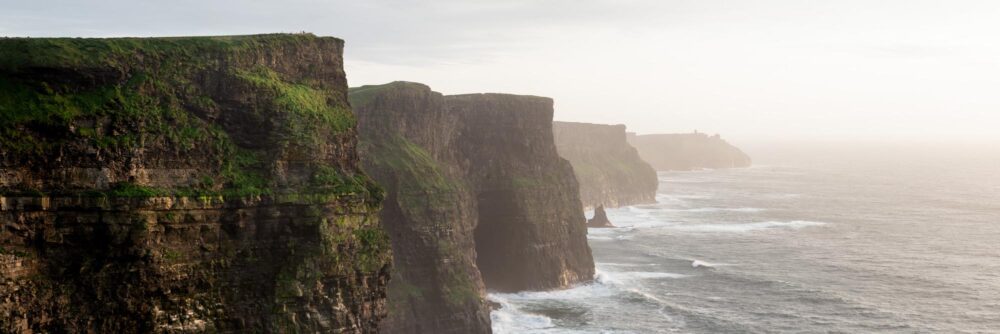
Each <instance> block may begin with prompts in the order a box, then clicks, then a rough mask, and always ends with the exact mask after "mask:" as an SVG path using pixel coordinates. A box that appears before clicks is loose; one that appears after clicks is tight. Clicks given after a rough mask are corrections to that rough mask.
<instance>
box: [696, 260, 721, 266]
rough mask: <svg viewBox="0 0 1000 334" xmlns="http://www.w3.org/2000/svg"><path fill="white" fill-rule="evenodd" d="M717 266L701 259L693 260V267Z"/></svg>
mask: <svg viewBox="0 0 1000 334" xmlns="http://www.w3.org/2000/svg"><path fill="white" fill-rule="evenodd" d="M715 266H717V265H716V264H714V263H708V262H705V261H701V260H694V261H691V268H715Z"/></svg>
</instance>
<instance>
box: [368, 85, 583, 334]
mask: <svg viewBox="0 0 1000 334" xmlns="http://www.w3.org/2000/svg"><path fill="white" fill-rule="evenodd" d="M350 96H351V103H352V104H353V106H354V108H355V112H356V113H357V115H358V117H359V124H360V131H361V137H362V144H363V145H362V146H363V147H364V151H363V154H362V160H363V161H365V164H364V165H365V168H366V170H367V171H368V172H369V173H371V174H372V175H373V176H374V177H375V178H376V179H377V180H378V181H379V182H380V183H381V184H383V185H385V188H386V205H385V208H384V209H383V210H382V213H381V219H382V223H383V225H384V226H385V228H386V230H387V231H388V232H389V234H390V240H391V244H392V247H393V251H394V254H395V259H394V263H395V267H394V269H393V280H392V281H391V282H390V294H389V309H390V311H389V317H388V318H387V319H386V321H384V322H383V330H384V332H386V333H390V332H391V333H488V332H489V331H490V327H489V309H488V306H487V305H486V303H485V302H484V296H485V290H486V289H490V290H495V291H508V292H509V291H522V290H543V289H552V288H563V287H568V286H570V285H572V284H574V283H579V282H585V281H589V280H590V279H591V278H592V277H593V275H594V264H593V259H592V257H591V254H590V248H589V246H587V242H586V226H585V225H586V222H585V218H584V217H583V214H582V207H581V204H580V200H579V197H578V196H579V195H578V188H577V183H576V180H575V178H574V177H573V172H572V169H571V167H570V165H569V163H568V162H567V161H566V160H564V159H562V158H560V157H559V156H558V154H557V152H556V149H555V145H554V142H553V137H552V100H551V99H548V98H542V97H534V96H518V95H506V94H472V95H458V96H442V95H441V94H440V93H437V92H433V91H431V89H430V88H429V87H427V86H425V85H422V84H416V83H407V82H394V83H391V84H386V85H380V86H363V87H358V88H352V89H351V95H350Z"/></svg>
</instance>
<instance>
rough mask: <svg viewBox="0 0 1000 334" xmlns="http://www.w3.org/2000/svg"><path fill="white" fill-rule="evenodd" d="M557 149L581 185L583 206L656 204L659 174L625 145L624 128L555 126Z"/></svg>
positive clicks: (585, 124)
mask: <svg viewBox="0 0 1000 334" xmlns="http://www.w3.org/2000/svg"><path fill="white" fill-rule="evenodd" d="M553 132H554V134H555V141H556V148H557V149H558V150H559V155H560V156H562V157H563V158H565V159H566V160H569V162H570V164H571V165H573V171H574V172H575V173H576V179H577V181H579V183H580V200H582V201H583V206H584V207H587V208H594V207H597V206H600V205H603V206H607V207H619V206H626V205H632V204H644V203H655V202H656V188H657V186H658V185H659V180H658V179H657V178H656V170H654V169H653V167H652V166H650V165H649V164H648V163H646V162H645V161H643V160H642V159H641V158H639V153H638V151H636V149H635V148H634V147H632V146H631V145H629V143H628V142H627V141H626V135H625V126H624V125H620V124H619V125H604V124H588V123H570V122H554V123H553Z"/></svg>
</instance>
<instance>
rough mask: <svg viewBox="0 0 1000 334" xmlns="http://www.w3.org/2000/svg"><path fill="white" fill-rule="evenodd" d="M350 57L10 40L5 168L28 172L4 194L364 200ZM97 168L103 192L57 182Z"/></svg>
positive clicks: (1, 57)
mask: <svg viewBox="0 0 1000 334" xmlns="http://www.w3.org/2000/svg"><path fill="white" fill-rule="evenodd" d="M342 47H343V42H342V41H341V40H340V39H336V38H332V37H317V36H315V35H312V34H268V35H250V36H218V37H166V38H107V39H103V38H37V39H36V38H2V39H0V169H2V170H8V171H14V172H15V173H19V175H21V176H19V177H18V178H17V182H20V183H19V184H16V185H12V184H11V182H13V181H11V180H3V181H4V182H2V183H0V191H3V192H7V193H10V192H12V190H11V189H15V188H16V189H21V190H34V191H35V192H42V193H49V192H56V191H62V192H75V191H89V190H94V188H97V189H96V190H107V189H108V188H107V187H111V189H117V188H122V187H124V188H126V189H134V188H136V187H144V188H140V189H145V188H150V189H153V188H155V189H156V190H155V191H152V190H151V191H139V192H129V193H139V194H158V195H161V194H170V193H177V192H178V191H181V192H184V193H192V192H195V193H199V192H207V193H219V192H222V193H227V194H233V195H239V196H243V195H266V194H270V193H277V192H282V193H284V192H289V191H291V192H297V191H301V190H303V189H305V188H308V189H326V190H328V192H331V193H343V192H355V191H360V192H368V190H369V189H367V188H370V187H371V185H370V184H368V183H369V181H368V179H367V177H365V176H364V175H363V174H361V173H360V172H359V171H358V169H357V167H356V164H357V161H356V155H355V153H354V151H355V147H354V144H355V140H356V139H355V130H354V127H355V125H356V122H355V119H354V115H353V113H352V112H351V111H350V108H349V106H348V103H347V99H346V95H347V92H346V78H345V75H344V72H343V64H342V58H341V52H342V50H343V49H342ZM290 162H291V163H294V169H289V168H290V167H286V166H289V163H290ZM94 169H101V170H104V171H102V172H101V173H102V174H103V175H104V176H103V177H104V178H106V179H107V182H104V183H99V184H100V185H99V186H98V185H94V186H86V185H80V182H83V183H86V182H96V181H93V180H91V178H90V177H88V178H82V179H77V180H66V178H68V177H70V176H67V175H69V174H72V173H69V174H67V173H65V172H61V171H85V170H94ZM142 170H151V171H153V172H150V173H153V175H152V176H151V177H149V180H146V178H145V177H144V176H143V175H142V174H136V173H137V172H136V171H139V173H142V172H141V171H142ZM160 170H184V171H186V172H184V174H183V175H178V176H177V177H173V178H163V177H160V178H157V177H156V175H155V174H156V173H161V172H156V171H160ZM74 173H75V172H74ZM303 174H304V175H303ZM67 181H80V182H75V183H76V185H75V186H71V187H70V186H66V184H69V183H74V182H67ZM67 187H69V188H72V189H63V188H67ZM74 187H75V188H74ZM88 188H90V189H88Z"/></svg>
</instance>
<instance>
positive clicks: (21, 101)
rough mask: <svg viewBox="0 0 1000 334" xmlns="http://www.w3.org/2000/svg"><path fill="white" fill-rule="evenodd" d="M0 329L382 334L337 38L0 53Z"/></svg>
mask: <svg viewBox="0 0 1000 334" xmlns="http://www.w3.org/2000/svg"><path fill="white" fill-rule="evenodd" d="M0 50H2V51H0V114H2V117H0V192H2V196H0V226H2V229H0V332H8V333H9V332H15V333H17V332H21V333H32V332H98V333H101V332H105V333H114V332H241V333H242V332H373V331H375V329H376V326H377V324H378V322H379V321H380V319H381V318H382V317H383V316H384V314H385V311H386V310H385V298H386V294H387V293H386V286H387V281H388V278H389V277H388V276H389V271H388V267H389V266H388V265H389V262H390V250H389V245H388V238H387V237H386V236H385V234H384V233H383V232H382V230H381V228H380V227H379V223H378V219H377V216H376V214H377V212H378V211H379V210H380V200H381V191H380V190H379V189H378V187H376V186H375V185H374V184H373V183H372V182H371V181H370V180H369V179H368V177H367V176H365V174H364V173H362V172H361V171H360V169H359V167H358V166H357V165H358V156H357V152H356V131H355V121H354V117H353V114H352V113H351V111H350V110H349V108H348V104H347V94H346V93H347V88H346V80H345V75H344V72H343V66H342V56H341V55H342V51H343V42H342V41H341V40H338V39H335V38H320V37H315V36H312V35H260V36H238V37H199V38H152V39H2V40H0Z"/></svg>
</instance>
